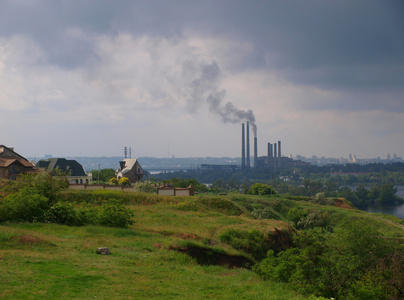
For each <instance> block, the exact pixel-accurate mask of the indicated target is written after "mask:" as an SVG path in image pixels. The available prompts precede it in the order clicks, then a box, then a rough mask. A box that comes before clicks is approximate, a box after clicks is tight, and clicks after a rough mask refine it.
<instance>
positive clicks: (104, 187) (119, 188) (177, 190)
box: [69, 184, 194, 196]
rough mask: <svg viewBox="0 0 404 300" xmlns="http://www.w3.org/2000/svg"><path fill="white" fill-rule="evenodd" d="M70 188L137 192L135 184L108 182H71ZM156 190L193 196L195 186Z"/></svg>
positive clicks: (162, 193)
mask: <svg viewBox="0 0 404 300" xmlns="http://www.w3.org/2000/svg"><path fill="white" fill-rule="evenodd" d="M69 188H70V189H73V190H87V191H90V190H108V191H124V192H136V189H135V187H133V186H123V185H108V184H69ZM156 191H157V194H158V195H165V196H193V195H194V187H193V186H192V185H190V186H189V187H187V188H174V187H166V186H164V185H163V186H161V187H157V186H156Z"/></svg>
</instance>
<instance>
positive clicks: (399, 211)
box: [354, 185, 404, 220]
mask: <svg viewBox="0 0 404 300" xmlns="http://www.w3.org/2000/svg"><path fill="white" fill-rule="evenodd" d="M396 188H397V193H396V195H397V196H399V197H401V198H404V186H403V185H399V186H396ZM355 189H356V187H354V190H355ZM362 210H364V211H367V212H370V213H384V214H389V215H393V216H396V217H398V218H400V219H401V220H404V204H401V205H395V206H380V207H374V206H372V207H370V206H369V207H367V208H366V209H362Z"/></svg>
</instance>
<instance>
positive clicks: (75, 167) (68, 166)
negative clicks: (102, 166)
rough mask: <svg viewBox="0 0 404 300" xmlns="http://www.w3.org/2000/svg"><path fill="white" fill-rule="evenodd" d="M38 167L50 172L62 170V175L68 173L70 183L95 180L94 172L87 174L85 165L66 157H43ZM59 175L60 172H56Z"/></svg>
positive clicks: (87, 182)
mask: <svg viewBox="0 0 404 300" xmlns="http://www.w3.org/2000/svg"><path fill="white" fill-rule="evenodd" d="M35 165H36V167H37V168H39V169H42V170H45V171H47V172H49V173H56V172H57V171H60V172H61V174H62V175H66V178H67V180H68V181H69V183H70V184H77V183H78V184H83V183H86V184H89V183H91V182H92V181H93V178H92V174H91V173H89V174H87V173H86V172H85V171H84V168H83V166H82V165H81V164H80V163H79V162H78V161H76V160H73V159H65V158H48V159H41V160H40V161H38V162H37V163H36V164H35ZM56 175H58V174H56Z"/></svg>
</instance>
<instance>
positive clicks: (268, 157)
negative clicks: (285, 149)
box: [267, 143, 271, 168]
mask: <svg viewBox="0 0 404 300" xmlns="http://www.w3.org/2000/svg"><path fill="white" fill-rule="evenodd" d="M267 161H268V168H269V166H270V165H271V143H268V148H267Z"/></svg>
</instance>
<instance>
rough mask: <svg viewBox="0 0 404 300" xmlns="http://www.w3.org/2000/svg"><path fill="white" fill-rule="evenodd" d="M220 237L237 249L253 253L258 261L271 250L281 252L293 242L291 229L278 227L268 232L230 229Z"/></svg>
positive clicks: (222, 240)
mask: <svg viewBox="0 0 404 300" xmlns="http://www.w3.org/2000/svg"><path fill="white" fill-rule="evenodd" d="M219 239H220V241H221V242H223V243H226V244H228V245H230V246H232V247H233V248H235V249H237V250H241V251H244V252H245V253H248V254H250V255H252V256H253V257H254V258H255V259H256V260H258V261H260V260H262V259H263V258H265V257H266V255H267V252H268V251H269V250H273V251H274V253H279V252H281V251H284V250H285V249H288V248H290V247H291V246H292V244H293V238H292V234H291V233H290V232H289V231H287V230H279V229H276V228H275V229H274V231H270V232H268V233H267V234H264V233H262V232H260V231H258V230H256V229H252V230H249V231H245V230H238V229H229V230H227V231H225V232H224V233H223V234H222V235H221V236H220V237H219Z"/></svg>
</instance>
